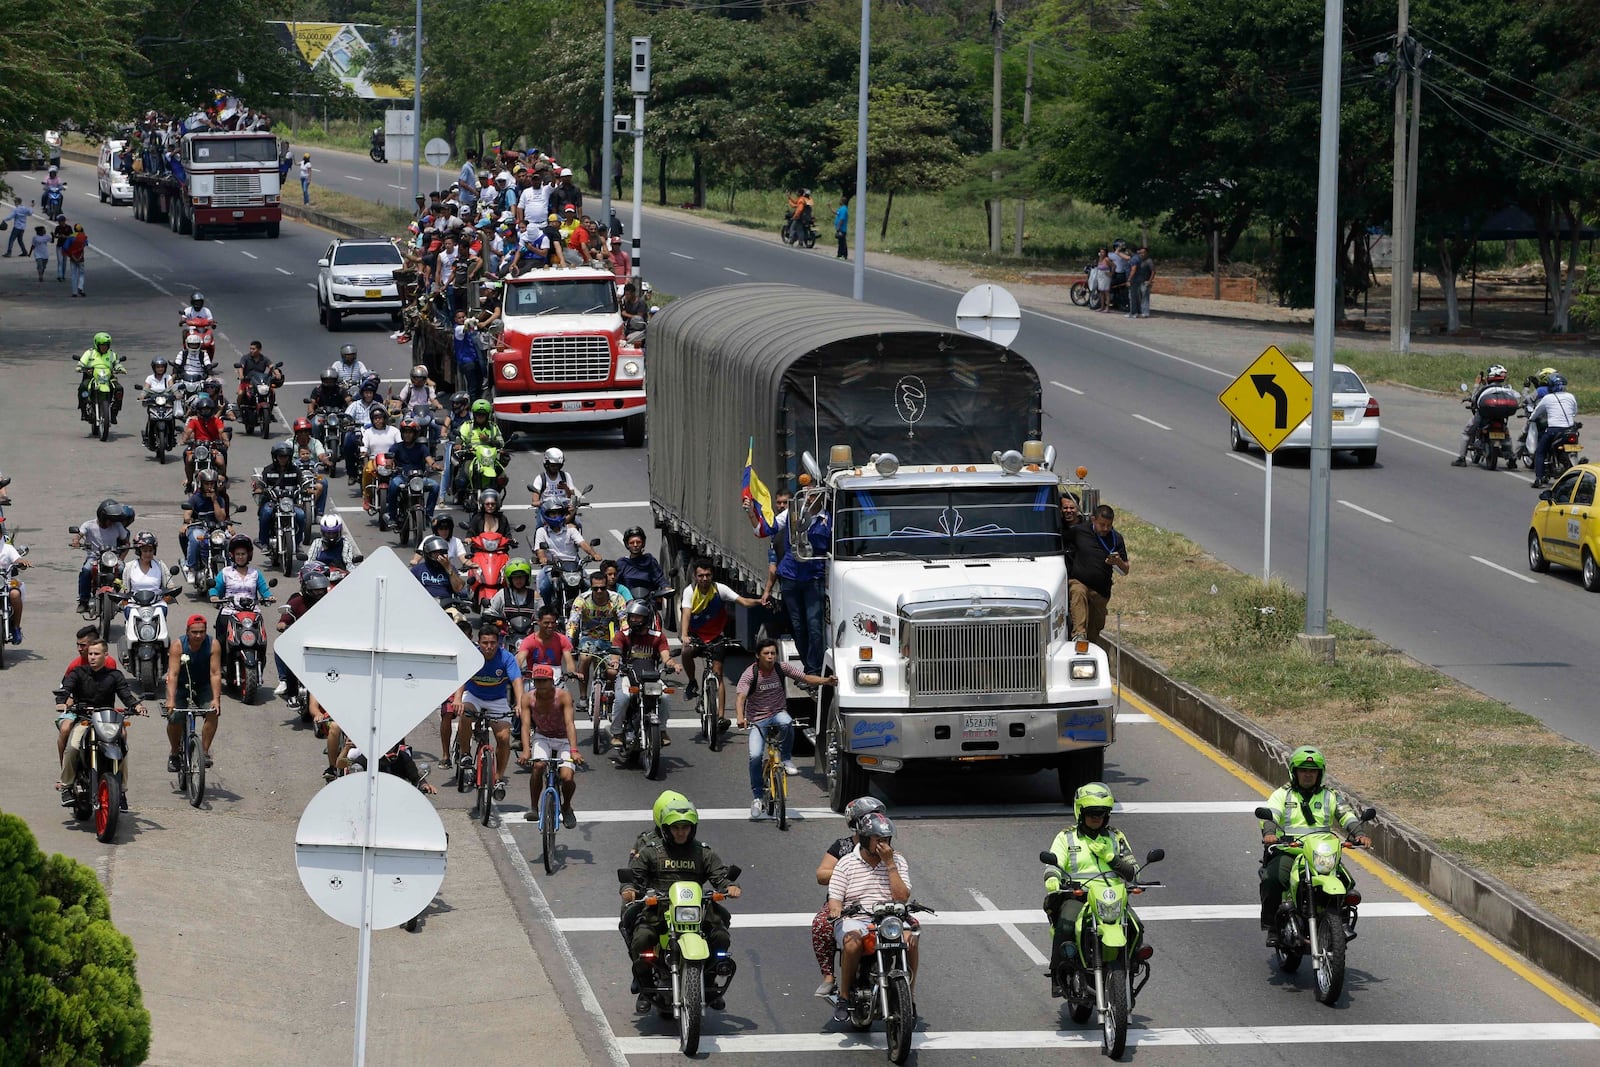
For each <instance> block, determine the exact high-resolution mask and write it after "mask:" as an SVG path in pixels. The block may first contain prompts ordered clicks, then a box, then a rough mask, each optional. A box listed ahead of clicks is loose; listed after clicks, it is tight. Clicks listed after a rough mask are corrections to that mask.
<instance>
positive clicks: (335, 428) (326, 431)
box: [306, 397, 344, 478]
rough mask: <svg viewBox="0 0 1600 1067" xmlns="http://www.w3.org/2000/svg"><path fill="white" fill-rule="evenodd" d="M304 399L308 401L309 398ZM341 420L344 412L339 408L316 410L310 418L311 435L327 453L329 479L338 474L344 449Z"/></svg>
mask: <svg viewBox="0 0 1600 1067" xmlns="http://www.w3.org/2000/svg"><path fill="white" fill-rule="evenodd" d="M306 399H307V400H308V401H309V400H310V399H311V398H310V397H307V398H306ZM343 419H344V411H343V409H341V408H318V409H317V411H316V414H314V415H312V416H311V434H312V436H313V437H315V438H316V439H317V440H319V441H321V442H322V448H323V450H324V451H325V452H326V453H327V456H328V477H330V478H332V477H335V476H337V475H338V473H339V457H340V456H341V455H342V454H343V452H342V450H343V448H344V427H343V426H342V425H341V422H342V420H343Z"/></svg>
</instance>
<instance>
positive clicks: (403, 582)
mask: <svg viewBox="0 0 1600 1067" xmlns="http://www.w3.org/2000/svg"><path fill="white" fill-rule="evenodd" d="M276 651H277V653H278V655H279V657H280V658H281V659H282V660H283V661H284V663H286V664H288V666H289V669H290V670H291V671H293V672H294V674H295V676H296V677H297V678H299V679H300V681H301V684H302V685H304V686H305V688H306V690H307V691H308V692H309V693H310V694H311V695H312V696H314V697H316V698H317V700H318V701H320V702H321V703H322V705H323V706H324V707H325V708H326V710H327V712H328V714H329V715H331V716H332V717H333V719H334V721H335V722H337V723H338V724H339V728H340V729H341V730H342V731H343V732H344V734H345V736H347V737H350V738H352V739H353V740H356V741H357V742H358V744H359V745H360V747H361V750H362V751H363V752H364V753H366V756H367V767H368V773H367V774H366V775H364V776H357V777H347V778H344V779H340V780H338V781H335V782H333V783H332V784H330V785H328V786H325V787H324V788H323V789H322V791H321V792H320V793H318V794H317V796H316V797H315V798H313V799H312V801H311V803H310V804H308V805H307V806H306V810H305V813H304V815H302V817H301V820H300V826H299V828H298V829H297V831H296V834H295V866H296V867H297V868H298V869H299V870H300V877H301V881H302V883H303V884H304V885H305V886H306V891H307V892H308V893H310V894H311V898H312V900H314V901H316V903H317V906H318V907H320V908H322V910H323V911H324V912H326V913H327V914H328V915H329V916H331V917H332V918H334V919H336V920H338V921H339V922H342V923H344V924H346V925H348V926H355V927H357V928H358V929H359V931H360V941H359V946H360V947H359V951H358V954H357V956H358V959H357V965H356V966H357V971H356V1034H355V1063H356V1065H357V1067H360V1065H361V1064H363V1063H365V1061H366V1041H367V983H368V976H369V974H370V972H371V968H372V931H373V929H374V928H378V929H382V928H384V927H387V926H393V925H397V924H398V923H399V922H403V921H405V920H406V919H407V918H409V917H410V915H400V917H399V918H398V919H396V918H395V916H396V915H397V914H399V913H400V912H401V911H404V910H405V909H406V908H408V907H410V906H411V905H412V903H414V902H415V900H416V898H417V897H418V896H421V894H422V893H424V892H425V893H426V894H427V896H426V897H424V898H423V899H422V901H421V904H422V906H426V903H427V901H428V900H431V899H432V894H433V892H434V891H436V890H437V888H438V884H439V881H442V880H443V878H444V865H443V864H444V855H443V852H444V850H443V844H442V842H443V836H444V826H443V824H442V823H440V822H439V816H438V814H437V813H436V812H434V811H433V809H432V807H431V806H430V805H428V804H427V803H426V802H423V803H422V804H420V805H418V804H416V803H414V802H413V801H415V800H421V795H420V794H417V793H416V792H415V790H412V789H411V788H410V786H409V785H406V786H405V787H404V788H403V789H402V790H401V791H400V792H401V793H406V792H409V793H411V794H412V796H408V797H407V798H406V800H396V799H395V798H396V797H397V796H399V795H400V794H399V793H396V792H395V790H394V785H396V784H399V783H400V780H399V779H395V778H393V777H392V776H390V778H391V781H392V783H394V784H391V781H383V782H380V779H383V778H384V775H382V774H380V773H379V772H378V763H379V760H381V759H382V757H383V754H384V753H386V752H388V751H389V749H390V748H392V747H393V746H394V745H395V744H396V743H398V742H399V741H401V740H403V739H404V738H405V736H406V734H407V733H408V732H409V731H410V730H411V728H412V727H413V726H415V725H417V723H419V722H421V721H422V720H423V719H425V718H427V716H428V713H429V711H430V710H431V709H432V708H433V707H434V706H435V705H437V704H439V703H440V702H441V701H443V700H444V699H445V698H446V697H448V696H449V695H450V694H451V693H453V692H455V691H456V690H457V689H458V688H460V687H461V685H462V684H463V683H464V682H466V680H467V679H468V678H471V677H472V675H473V674H474V673H475V672H476V671H477V669H478V667H479V666H480V665H481V664H482V663H483V653H482V652H480V651H479V650H478V647H477V646H476V645H474V644H473V643H472V642H471V641H468V640H467V639H466V637H464V636H463V635H462V633H461V631H460V630H458V629H456V627H455V624H454V623H452V622H451V621H450V620H449V618H448V617H447V616H445V614H444V613H443V612H441V611H440V610H439V608H438V605H437V603H436V602H435V601H434V600H433V598H432V597H430V596H428V594H427V593H426V592H424V591H423V588H422V585H421V583H419V582H418V581H417V580H416V578H415V577H414V576H413V575H412V574H411V572H410V570H409V569H407V567H406V566H405V564H404V563H402V562H401V561H400V557H398V556H396V555H395V554H394V550H393V549H390V548H387V547H385V548H380V549H378V550H377V551H376V552H374V553H373V554H372V555H370V556H368V557H367V559H366V561H365V562H364V563H362V565H361V566H360V567H357V568H356V569H355V570H353V571H351V572H350V576H349V577H348V578H346V579H345V580H344V581H343V582H340V583H339V585H338V587H337V588H335V589H334V590H333V591H332V592H330V593H329V594H328V595H327V596H326V597H324V598H323V599H322V600H321V601H320V602H319V603H318V605H317V611H316V612H315V613H313V614H310V615H307V616H306V617H305V618H304V619H302V620H300V622H299V623H298V624H297V625H295V626H294V627H293V628H291V629H289V630H287V631H285V632H284V634H283V636H282V637H280V638H279V639H278V642H277V647H276ZM380 804H384V805H385V807H386V812H385V814H386V815H387V816H388V818H386V819H380V816H379V806H380ZM396 815H398V816H400V817H399V818H398V819H396V818H395V817H394V816H396ZM429 818H431V820H432V821H431V822H429V821H428V820H429ZM358 827H359V829H358ZM358 854H359V856H358ZM358 860H359V864H358ZM358 866H359V871H360V883H359V884H360V890H359V897H358V903H353V902H352V901H351V900H350V894H349V893H348V892H346V883H345V881H344V878H345V875H346V874H354V873H355V872H356V870H357V869H358ZM435 876H437V880H434V879H435ZM380 878H382V879H385V880H386V883H385V884H386V885H387V886H388V890H389V891H388V893H387V894H386V896H388V898H389V899H386V900H385V902H384V905H383V906H382V907H378V906H376V905H375V903H374V895H375V893H376V889H377V883H378V881H379V879H380ZM411 914H416V912H412V913H411ZM391 919H392V920H394V921H390V920H391Z"/></svg>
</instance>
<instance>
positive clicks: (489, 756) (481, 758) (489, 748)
mask: <svg viewBox="0 0 1600 1067" xmlns="http://www.w3.org/2000/svg"><path fill="white" fill-rule="evenodd" d="M462 714H463V715H466V714H468V712H466V711H465V710H463V711H462ZM494 769H495V761H494V728H493V727H492V726H490V725H489V717H488V716H487V715H482V714H479V715H474V716H472V754H471V755H469V756H462V757H460V758H459V759H458V760H457V761H456V792H458V793H465V792H466V791H467V790H468V789H476V790H477V791H478V796H477V802H476V803H475V804H474V805H473V806H472V814H471V816H469V817H470V818H474V819H479V820H481V821H482V823H483V825H485V826H490V825H492V824H493V822H494V803H493V802H494V801H495V800H496V799H500V798H502V797H504V796H505V787H504V786H503V785H501V784H499V783H497V782H496V781H495V780H494ZM497 793H498V794H499V797H497V796H496V794H497Z"/></svg>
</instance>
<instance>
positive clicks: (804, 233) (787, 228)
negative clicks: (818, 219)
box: [778, 208, 818, 248]
mask: <svg viewBox="0 0 1600 1067" xmlns="http://www.w3.org/2000/svg"><path fill="white" fill-rule="evenodd" d="M778 234H779V236H781V237H782V238H783V243H784V244H786V245H799V246H800V247H802V248H815V247H817V237H818V233H817V227H816V225H815V224H814V221H813V215H812V214H811V211H810V210H809V209H808V210H806V211H804V212H802V213H801V215H800V221H799V223H798V224H797V223H796V222H795V219H794V208H790V209H788V210H787V211H785V212H784V213H783V227H782V228H781V229H780V230H779V231H778Z"/></svg>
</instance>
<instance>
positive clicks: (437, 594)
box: [411, 560, 455, 600]
mask: <svg viewBox="0 0 1600 1067" xmlns="http://www.w3.org/2000/svg"><path fill="white" fill-rule="evenodd" d="M411 573H412V574H414V575H416V577H417V581H419V582H421V583H422V588H423V589H426V590H427V591H428V595H429V596H431V597H433V599H435V600H449V599H450V598H451V597H452V596H454V595H455V594H454V592H453V591H452V590H451V588H450V572H449V571H447V570H444V569H443V568H440V569H438V570H435V569H434V568H433V567H431V566H429V565H428V561H427V560H423V561H422V562H420V563H418V564H417V565H416V566H414V567H412V568H411Z"/></svg>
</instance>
